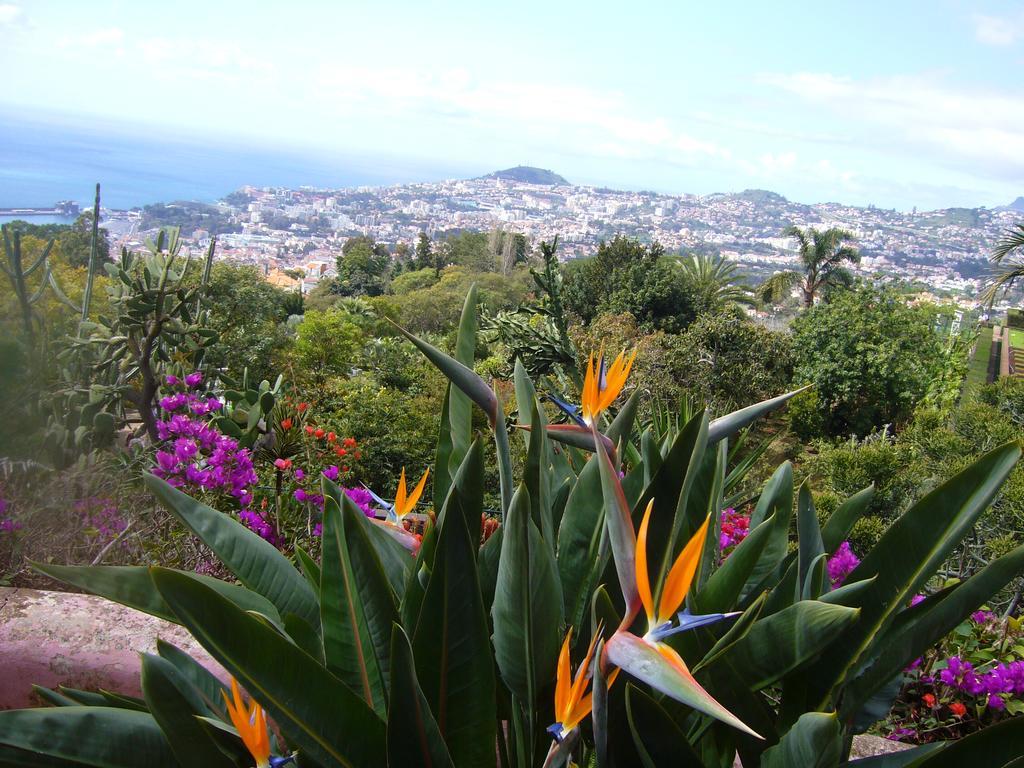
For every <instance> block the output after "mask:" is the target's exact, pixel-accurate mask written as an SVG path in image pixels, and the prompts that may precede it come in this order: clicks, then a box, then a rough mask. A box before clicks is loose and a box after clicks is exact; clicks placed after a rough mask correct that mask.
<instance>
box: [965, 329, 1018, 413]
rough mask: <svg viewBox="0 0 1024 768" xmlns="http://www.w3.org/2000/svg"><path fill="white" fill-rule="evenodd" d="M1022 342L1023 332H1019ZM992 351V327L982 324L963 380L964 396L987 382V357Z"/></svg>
mask: <svg viewBox="0 0 1024 768" xmlns="http://www.w3.org/2000/svg"><path fill="white" fill-rule="evenodd" d="M1021 336H1022V339H1021V341H1022V342H1024V333H1022V334H1021ZM991 352H992V329H991V328H989V327H988V326H982V327H981V329H980V330H979V331H978V343H977V344H976V345H975V347H974V357H973V358H971V362H970V365H968V367H967V378H966V379H965V381H964V396H965V397H970V396H973V395H974V394H976V393H977V391H978V390H979V389H981V388H982V387H983V386H985V384H987V383H988V358H989V355H990V354H991Z"/></svg>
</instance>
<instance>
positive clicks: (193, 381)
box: [185, 371, 203, 389]
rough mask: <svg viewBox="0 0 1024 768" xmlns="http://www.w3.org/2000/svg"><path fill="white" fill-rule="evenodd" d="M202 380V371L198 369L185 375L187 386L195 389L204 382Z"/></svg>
mask: <svg viewBox="0 0 1024 768" xmlns="http://www.w3.org/2000/svg"><path fill="white" fill-rule="evenodd" d="M202 381H203V374H202V372H200V371H196V372H195V373H190V374H189V375H188V376H186V377H185V386H187V387H191V388H192V389H195V388H196V387H198V386H199V385H200V384H201V383H202Z"/></svg>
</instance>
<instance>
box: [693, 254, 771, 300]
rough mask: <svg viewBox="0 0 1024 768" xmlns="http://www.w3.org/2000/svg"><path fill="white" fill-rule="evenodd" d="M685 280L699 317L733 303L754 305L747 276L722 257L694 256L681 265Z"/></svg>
mask: <svg viewBox="0 0 1024 768" xmlns="http://www.w3.org/2000/svg"><path fill="white" fill-rule="evenodd" d="M678 264H679V268H680V270H681V272H682V280H683V283H684V284H685V286H686V291H687V293H689V294H690V297H691V300H692V301H693V304H694V307H695V308H696V309H697V310H698V314H703V313H705V312H719V311H721V310H723V309H725V308H726V307H728V306H730V305H733V304H752V303H753V291H751V289H750V288H749V287H748V286H746V285H744V281H745V280H746V276H745V275H743V274H741V273H740V272H739V271H738V270H737V268H736V265H735V264H733V263H732V262H729V261H726V260H725V259H723V258H722V257H721V256H708V255H706V254H697V255H691V256H688V257H686V258H684V259H681V260H680V261H679V262H678Z"/></svg>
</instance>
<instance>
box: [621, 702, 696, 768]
mask: <svg viewBox="0 0 1024 768" xmlns="http://www.w3.org/2000/svg"><path fill="white" fill-rule="evenodd" d="M626 713H627V716H628V718H629V728H630V730H631V731H632V732H633V743H634V744H635V745H636V751H637V754H638V755H639V757H640V762H641V763H643V765H644V766H645V768H662V766H667V765H672V766H678V768H704V763H703V762H701V759H700V757H699V756H698V755H697V753H696V752H694V751H693V747H691V746H690V743H689V741H688V740H687V738H686V734H685V733H683V732H682V731H681V730H680V729H679V726H678V725H677V724H676V721H675V720H673V719H672V717H670V716H669V714H668V713H667V712H666V711H665V710H664V709H662V707H661V705H659V704H658V702H656V701H655V700H654V699H652V698H651V697H650V696H648V695H647V694H646V693H644V692H643V691H641V690H640V689H639V688H637V687H636V686H635V685H633V684H629V685H627V686H626Z"/></svg>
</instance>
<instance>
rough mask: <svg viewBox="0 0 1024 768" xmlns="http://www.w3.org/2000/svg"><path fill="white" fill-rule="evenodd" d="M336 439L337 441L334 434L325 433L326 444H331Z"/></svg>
mask: <svg viewBox="0 0 1024 768" xmlns="http://www.w3.org/2000/svg"><path fill="white" fill-rule="evenodd" d="M337 439H338V436H337V435H336V434H334V433H333V432H328V433H327V442H328V443H333V442H334V441H335V440H337Z"/></svg>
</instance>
